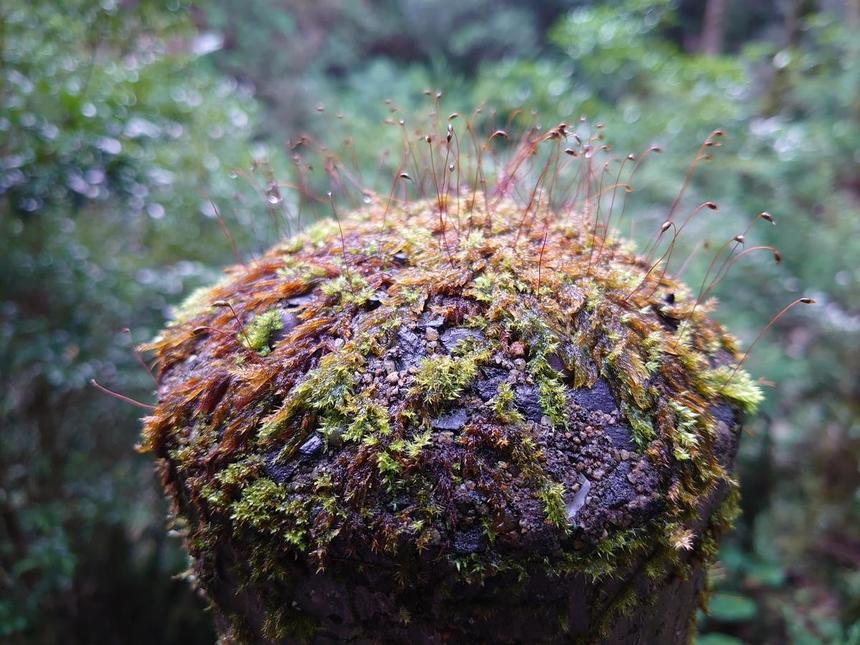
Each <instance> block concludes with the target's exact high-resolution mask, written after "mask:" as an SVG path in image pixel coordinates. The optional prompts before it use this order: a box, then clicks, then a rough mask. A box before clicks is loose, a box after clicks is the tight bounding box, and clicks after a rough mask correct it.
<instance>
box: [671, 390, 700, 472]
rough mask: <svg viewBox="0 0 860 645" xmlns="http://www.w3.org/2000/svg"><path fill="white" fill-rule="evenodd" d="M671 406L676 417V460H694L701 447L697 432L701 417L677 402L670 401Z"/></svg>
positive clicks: (674, 449) (674, 450)
mask: <svg viewBox="0 0 860 645" xmlns="http://www.w3.org/2000/svg"><path fill="white" fill-rule="evenodd" d="M669 405H670V406H671V407H672V409H673V410H674V411H675V415H676V421H675V433H674V434H675V446H674V448H673V454H674V456H675V459H678V460H681V461H684V460H688V459H692V458H693V456H694V455H695V453H696V449H697V447H698V445H699V435H698V433H697V432H696V427H697V425H698V421H699V415H697V414H696V413H695V412H693V411H692V410H690V409H689V408H688V407H686V406H684V405H682V404H680V403H678V402H677V401H670V402H669Z"/></svg>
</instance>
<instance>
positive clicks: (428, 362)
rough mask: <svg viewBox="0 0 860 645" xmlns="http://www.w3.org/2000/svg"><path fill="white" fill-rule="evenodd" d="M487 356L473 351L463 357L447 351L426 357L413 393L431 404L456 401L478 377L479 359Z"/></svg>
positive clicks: (419, 366)
mask: <svg viewBox="0 0 860 645" xmlns="http://www.w3.org/2000/svg"><path fill="white" fill-rule="evenodd" d="M486 358H487V356H486V354H485V353H480V352H471V353H469V354H467V355H466V356H463V357H460V358H456V357H452V356H448V355H445V354H437V355H433V356H426V357H424V358H422V359H421V361H420V362H419V364H418V371H417V372H416V373H415V385H414V387H413V388H412V394H413V396H416V397H418V398H420V399H421V400H423V402H424V403H425V404H426V405H429V406H437V405H440V404H442V403H447V402H449V401H453V400H454V399H456V398H457V397H458V396H460V393H461V392H462V391H463V388H465V387H466V386H467V385H469V384H470V383H471V382H472V381H474V380H475V376H476V375H477V373H478V365H479V362H480V361H481V360H486Z"/></svg>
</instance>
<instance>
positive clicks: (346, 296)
mask: <svg viewBox="0 0 860 645" xmlns="http://www.w3.org/2000/svg"><path fill="white" fill-rule="evenodd" d="M321 289H322V292H323V293H324V294H325V295H326V296H328V297H329V298H334V299H336V300H337V302H339V303H341V304H342V305H346V304H352V305H355V306H356V307H360V306H362V305H363V304H364V303H366V302H367V301H368V300H370V297H371V296H372V295H373V288H372V287H370V286H368V284H367V281H366V280H365V279H364V278H363V277H362V276H361V275H360V274H358V273H355V272H353V271H346V272H344V273H343V274H341V275H339V276H338V277H337V278H334V279H333V280H329V281H328V282H325V283H323V285H322V287H321Z"/></svg>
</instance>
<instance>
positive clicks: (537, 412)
mask: <svg viewBox="0 0 860 645" xmlns="http://www.w3.org/2000/svg"><path fill="white" fill-rule="evenodd" d="M591 221H592V218H591V216H590V214H588V215H587V216H586V215H584V216H582V217H578V216H574V215H570V214H564V215H560V214H558V213H556V212H553V211H552V210H551V209H549V208H544V207H540V208H531V209H526V208H524V207H523V206H522V205H518V204H515V203H514V202H512V201H510V200H508V199H506V198H487V199H485V198H484V197H483V196H477V198H476V197H475V196H473V197H472V198H471V199H467V198H462V199H460V200H458V201H456V203H454V202H448V201H445V200H436V199H433V200H427V201H415V202H412V203H409V204H391V205H387V204H386V203H385V202H384V201H383V200H379V201H375V202H374V203H371V204H370V205H369V206H367V207H366V208H363V209H361V210H358V211H356V212H353V213H351V214H349V215H347V216H345V217H343V218H342V221H340V222H336V221H324V222H322V223H320V224H317V225H315V226H314V227H312V228H310V229H308V230H307V231H306V232H304V233H301V234H299V235H297V236H294V237H292V238H290V239H287V240H285V241H283V242H281V243H279V244H277V245H276V246H274V247H273V248H272V249H271V250H269V251H268V252H267V253H266V254H265V255H263V256H262V257H260V258H259V259H255V260H252V261H249V262H247V263H246V264H244V265H237V266H233V267H231V268H229V269H227V270H226V275H225V277H224V279H222V280H221V281H220V282H219V283H217V284H216V285H214V286H212V287H211V288H208V289H205V290H203V291H201V292H198V293H196V294H194V295H193V296H192V297H191V298H190V299H189V300H188V302H187V303H186V304H185V305H184V306H183V307H182V308H181V309H180V310H179V311H178V312H177V315H176V318H175V320H174V321H173V322H172V323H171V324H170V325H169V326H168V327H167V328H166V329H165V330H164V331H163V332H162V334H161V335H160V336H159V337H158V338H157V339H155V340H154V341H153V342H152V343H150V344H149V345H148V349H150V350H151V351H153V352H154V355H155V357H156V363H157V367H158V380H159V389H158V403H157V406H156V408H155V410H154V411H153V412H152V414H151V416H149V417H147V418H146V420H145V429H144V434H143V441H142V447H143V449H145V450H148V451H152V452H154V453H155V455H156V457H157V460H158V464H159V469H160V473H161V476H162V480H163V484H164V487H165V490H166V491H167V493H168V494H169V496H170V498H171V499H172V501H173V513H174V522H175V525H176V527H177V528H178V529H180V530H181V531H182V532H184V534H185V539H186V544H187V548H188V549H189V552H190V555H191V558H192V566H191V569H190V571H191V574H192V576H193V578H194V579H195V580H196V581H197V584H199V586H200V587H201V588H202V589H203V590H204V591H205V592H206V593H207V595H208V597H209V599H210V601H211V602H212V604H213V606H214V608H215V610H216V615H217V616H218V620H219V629H220V630H221V632H222V635H225V634H226V635H227V637H228V638H231V639H236V640H251V641H253V640H273V641H276V640H279V639H285V640H298V639H299V638H300V637H301V638H314V635H315V634H319V633H325V634H329V636H330V637H331V638H341V637H343V638H347V637H361V636H362V633H361V628H359V627H354V625H355V624H360V623H362V621H363V620H364V621H365V622H366V620H371V618H368V619H366V620H365V619H364V618H362V616H364V615H365V614H368V613H369V615H370V616H376V617H375V618H372V620H383V618H381V616H382V615H383V614H384V615H385V616H390V617H389V618H385V619H384V620H385V621H387V623H386V625H387V627H386V629H387V630H389V631H388V632H387V633H390V634H391V638H392V639H394V640H397V639H403V640H410V639H411V638H412V637H413V636H414V637H415V638H416V639H417V640H421V638H420V637H419V636H415V634H417V632H411V631H410V630H414V629H419V628H420V625H421V616H422V612H425V609H426V608H427V607H429V606H430V605H433V606H434V607H437V608H438V607H445V606H446V605H445V603H446V602H448V603H449V605H448V606H447V608H446V609H445V612H446V613H445V615H446V616H448V617H450V622H451V624H454V623H456V622H457V621H458V620H459V618H458V617H457V616H459V615H460V614H458V612H465V609H464V607H466V606H469V603H470V602H475V603H477V602H478V600H476V598H478V597H480V596H481V593H479V592H477V591H474V590H477V589H482V588H483V589H485V590H486V589H488V588H489V587H491V586H493V585H496V587H497V588H504V589H506V590H513V589H518V590H527V589H528V585H529V582H528V581H529V580H533V579H541V580H545V581H551V580H561V579H567V578H566V577H569V576H575V577H578V579H587V580H589V581H595V580H604V579H605V580H611V579H613V578H619V579H621V578H623V576H624V572H625V571H627V572H629V570H630V569H631V567H634V566H635V567H637V568H641V567H645V569H644V570H645V571H646V573H647V574H648V576H649V577H651V578H652V579H654V580H656V579H659V578H660V577H661V576H665V575H669V573H671V574H672V575H677V576H681V577H683V575H684V571H685V570H689V568H690V567H691V566H692V565H691V562H694V561H699V562H706V561H708V560H709V559H710V558H712V557H713V555H714V552H715V548H716V538H717V536H718V534H719V532H720V531H721V530H723V529H724V528H725V527H726V526H727V524H728V522H729V521H730V519H731V515H732V508H733V505H734V503H735V501H736V495H735V492H736V491H735V489H736V484H735V483H734V481H733V479H732V476H731V462H732V459H733V457H734V451H735V446H736V439H737V433H738V431H739V419H740V417H741V416H742V415H743V413H745V412H748V411H750V410H751V409H752V408H754V407H755V405H756V403H757V402H758V400H759V398H760V394H759V391H758V389H757V388H756V386H755V385H754V384H753V383H752V382H751V380H750V377H749V376H748V375H747V374H746V373H745V372H744V371H743V370H737V369H735V364H736V361H737V359H738V358H739V357H738V355H737V351H736V348H735V344H734V341H733V339H732V338H731V337H730V336H729V335H728V334H727V333H726V332H725V331H724V329H723V328H722V327H720V326H719V325H718V324H716V323H714V322H712V321H711V320H709V318H708V315H707V313H708V309H709V306H708V303H702V302H698V301H697V298H696V296H695V294H691V292H690V291H689V290H688V289H687V288H686V287H685V286H684V285H683V284H681V283H680V282H677V281H676V280H674V279H672V278H671V277H669V276H668V275H665V274H664V272H663V271H661V270H659V269H658V270H653V269H652V263H651V262H649V261H646V260H645V259H643V258H641V257H639V256H637V255H636V253H635V252H634V250H633V248H632V246H631V245H629V244H627V243H625V242H624V241H623V240H620V239H615V238H612V237H603V236H600V235H596V234H594V231H593V229H592V225H591ZM322 577H324V578H325V580H326V583H325V584H324V585H322V584H320V585H317V586H314V584H315V583H313V582H312V581H313V580H322ZM357 578H361V580H362V581H363V582H361V584H356V585H355V586H354V589H358V588H359V587H360V588H361V589H363V590H364V591H363V592H361V593H358V592H357V591H356V592H355V593H356V594H358V595H357V596H355V597H352V596H350V597H349V598H346V597H345V595H346V596H348V595H349V594H350V593H352V592H351V591H348V590H349V589H351V588H352V587H350V583H349V580H352V579H357ZM344 581H346V582H344ZM494 581H504V583H502V582H498V583H497V582H494ZM339 585H340V586H339ZM551 587H552V583H546V584H545V585H544V586H543V587H542V589H543V591H541V590H540V589H537V590H536V589H535V588H531V591H522V593H523V594H526V596H528V595H529V594H531V596H534V594H537V597H538V598H541V602H540V603H535V609H534V620H535V621H536V622H537V621H539V622H540V623H541V628H543V625H544V624H551V625H555V626H558V625H559V624H562V623H564V622H565V620H567V626H566V627H565V628H564V632H565V633H568V634H570V633H573V634H577V633H578V634H580V635H583V634H596V633H601V631H602V633H604V634H605V633H606V630H607V629H608V628H607V625H608V624H609V623H611V621H612V620H613V617H614V616H619V615H621V614H622V613H623V612H625V611H629V609H630V608H631V607H633V606H635V605H636V604H637V603H644V602H646V598H644V597H643V593H642V592H641V590H637V588H635V587H629V588H628V587H624V586H623V585H618V587H617V589H615V590H613V591H612V592H611V593H606V594H604V595H600V594H596V595H594V597H590V599H589V600H588V602H589V603H590V608H589V612H588V613H589V616H588V618H583V619H582V620H580V621H579V622H577V620H578V619H577V618H576V617H575V615H576V614H577V610H576V608H575V607H573V608H571V607H572V605H571V600H570V593H566V594H565V595H564V598H561V599H560V600H559V599H557V598H556V600H553V598H555V596H553V594H552V593H551V592H550V591H548V590H549V589H551ZM344 589H346V590H347V591H344ZM464 589H471V590H473V591H468V592H464V591H463V590H464ZM237 590H241V592H239V591H237ZM417 590H423V591H420V593H419V591H417ZM383 592H384V593H383ZM487 593H491V592H487ZM516 593H520V591H517V592H514V591H506V594H508V595H509V596H511V597H513V596H516ZM327 594H328V595H327ZM344 594H345V595H344ZM362 594H363V595H362ZM374 594H376V595H374ZM541 594H543V595H541ZM341 596H344V597H341ZM531 596H530V597H531ZM604 596H605V597H604ZM523 597H525V596H523ZM323 598H328V600H326V601H325V602H324V601H323V600H321V599H323ZM333 598H335V599H333ZM338 598H339V600H338ZM446 599H447V600H446ZM583 602H585V601H583ZM321 603H322V604H327V606H328V608H327V609H325V610H321V609H320V607H319V606H320V604H321ZM374 603H376V604H377V605H379V606H380V607H382V608H383V609H379V608H378V607H377V608H376V609H374V608H373V607H371V608H370V609H368V608H367V606H368V605H374ZM433 603H435V605H434V604H433ZM553 603H555V604H553ZM479 604H480V603H479ZM574 604H575V603H574ZM491 605H492V606H491ZM507 606H508V605H506V604H505V603H504V602H501V601H499V602H496V603H495V604H493V603H488V604H484V605H480V606H479V607H478V608H477V609H474V608H473V609H474V611H471V613H469V618H468V621H471V624H473V625H474V624H475V620H478V623H480V621H481V620H483V618H478V619H476V618H475V617H476V616H478V617H486V616H490V615H492V614H493V612H494V611H507V609H505V607H507ZM426 611H430V610H429V609H426ZM327 612H328V613H327ZM565 612H567V614H565ZM571 612H572V613H571ZM344 613H345V614H348V616H345V615H344ZM690 613H691V614H692V610H691V612H690ZM464 615H465V614H464ZM564 616H568V618H567V619H565V618H564ZM434 620H436V621H438V620H439V618H438V615H437V616H436V618H435V619H434ZM463 620H464V624H465V622H468V621H466V619H465V618H464V619H463ZM345 622H346V623H349V624H351V625H353V627H350V629H352V630H353V631H351V632H349V633H346V634H344V633H343V632H340V631H338V629H340V628H339V627H338V625H342V624H344V623H345ZM451 629H452V631H450V632H448V633H447V636H446V637H443V638H442V639H443V640H445V638H453V639H454V640H456V638H457V637H458V635H459V636H460V637H464V635H465V634H467V632H468V629H467V628H465V627H464V628H463V629H460V628H459V627H456V628H455V627H452V628H451ZM517 629H518V628H517V627H512V628H511V630H512V631H511V632H510V633H511V634H516V633H517V632H516V630H517ZM355 630H358V631H355ZM398 630H400V631H398ZM458 630H459V631H458ZM464 630H465V631H464ZM541 633H542V632H541ZM535 634H538V632H535ZM437 635H438V634H437ZM425 636H426V634H425ZM512 638H514V639H516V637H515V636H512ZM536 640H540V638H537V637H536Z"/></svg>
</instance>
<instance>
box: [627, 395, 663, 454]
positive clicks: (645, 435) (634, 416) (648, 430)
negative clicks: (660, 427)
mask: <svg viewBox="0 0 860 645" xmlns="http://www.w3.org/2000/svg"><path fill="white" fill-rule="evenodd" d="M621 412H622V413H623V414H624V417H625V418H626V419H627V423H629V424H630V429H631V431H632V434H633V441H634V443H635V444H636V446H637V447H638V448H639V449H640V450H641V449H644V448H645V447H646V446H647V445H648V444H649V443H651V441H652V440H653V439H654V438H655V436H656V432H655V431H654V424H653V422H652V421H651V419H650V418H649V417H648V416H647V415H646V414H644V413H643V412H641V411H640V410H637V409H636V408H635V407H633V406H632V405H629V404H627V403H626V402H622V403H621Z"/></svg>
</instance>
